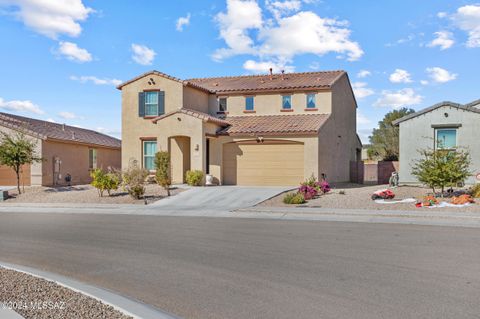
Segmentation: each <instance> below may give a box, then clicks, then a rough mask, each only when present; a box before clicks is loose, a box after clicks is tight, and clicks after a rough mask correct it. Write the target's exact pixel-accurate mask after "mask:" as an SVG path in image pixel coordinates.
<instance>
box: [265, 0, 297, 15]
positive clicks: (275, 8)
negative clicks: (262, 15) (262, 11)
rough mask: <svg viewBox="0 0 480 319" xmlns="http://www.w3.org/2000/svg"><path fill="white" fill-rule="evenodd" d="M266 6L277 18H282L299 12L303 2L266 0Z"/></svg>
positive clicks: (295, 0)
mask: <svg viewBox="0 0 480 319" xmlns="http://www.w3.org/2000/svg"><path fill="white" fill-rule="evenodd" d="M265 6H266V7H267V10H268V11H270V12H271V13H272V15H273V16H274V17H275V19H277V20H278V19H280V18H281V17H282V16H284V15H286V14H289V13H292V12H297V11H299V10H300V8H301V7H302V2H301V1H300V0H285V1H271V0H266V1H265Z"/></svg>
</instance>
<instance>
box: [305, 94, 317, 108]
mask: <svg viewBox="0 0 480 319" xmlns="http://www.w3.org/2000/svg"><path fill="white" fill-rule="evenodd" d="M315 96H316V95H315V94H313V93H312V94H307V109H314V108H316V104H315Z"/></svg>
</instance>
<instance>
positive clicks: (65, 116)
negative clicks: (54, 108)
mask: <svg viewBox="0 0 480 319" xmlns="http://www.w3.org/2000/svg"><path fill="white" fill-rule="evenodd" d="M58 116H60V117H61V118H62V119H65V120H74V119H80V120H83V119H85V118H84V117H83V116H78V115H77V114H75V113H73V112H67V111H62V112H59V113H58Z"/></svg>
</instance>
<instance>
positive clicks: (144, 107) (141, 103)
mask: <svg viewBox="0 0 480 319" xmlns="http://www.w3.org/2000/svg"><path fill="white" fill-rule="evenodd" d="M164 113H165V92H164V91H146V92H139V93H138V116H139V117H153V116H159V115H162V114H164Z"/></svg>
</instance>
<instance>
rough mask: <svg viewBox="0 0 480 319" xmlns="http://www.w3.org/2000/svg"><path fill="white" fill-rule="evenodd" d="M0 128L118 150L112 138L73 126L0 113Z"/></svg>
mask: <svg viewBox="0 0 480 319" xmlns="http://www.w3.org/2000/svg"><path fill="white" fill-rule="evenodd" d="M0 126H4V127H8V128H11V129H14V130H23V131H24V132H25V133H26V134H29V135H32V136H35V137H38V138H41V139H46V140H48V139H55V140H62V141H70V142H75V143H85V144H92V145H99V146H105V147H113V148H120V147H121V141H120V140H119V139H116V138H114V137H111V136H108V135H105V134H102V133H99V132H96V131H93V130H87V129H83V128H78V127H74V126H69V125H64V124H58V123H51V122H47V121H42V120H37V119H32V118H28V117H23V116H18V115H13V114H8V113H2V112H0Z"/></svg>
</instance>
